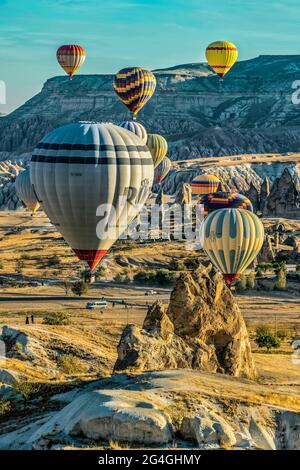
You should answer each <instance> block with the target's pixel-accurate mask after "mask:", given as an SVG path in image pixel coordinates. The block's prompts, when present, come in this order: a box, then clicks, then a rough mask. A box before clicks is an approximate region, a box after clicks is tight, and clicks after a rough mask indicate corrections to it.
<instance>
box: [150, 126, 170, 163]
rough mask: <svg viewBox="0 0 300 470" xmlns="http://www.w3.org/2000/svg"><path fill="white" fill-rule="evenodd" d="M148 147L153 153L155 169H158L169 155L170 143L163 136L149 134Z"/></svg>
mask: <svg viewBox="0 0 300 470" xmlns="http://www.w3.org/2000/svg"><path fill="white" fill-rule="evenodd" d="M147 147H148V149H149V150H150V152H151V155H152V158H153V165H154V168H156V167H157V166H158V165H159V164H160V162H161V161H162V160H163V159H164V158H165V156H166V155H167V151H168V143H167V141H166V139H165V138H164V137H163V136H162V135H159V134H148V139H147Z"/></svg>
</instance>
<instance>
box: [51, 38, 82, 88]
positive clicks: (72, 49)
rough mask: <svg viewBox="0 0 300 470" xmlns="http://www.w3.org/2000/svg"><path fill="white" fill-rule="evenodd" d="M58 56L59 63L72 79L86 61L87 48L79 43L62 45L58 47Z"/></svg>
mask: <svg viewBox="0 0 300 470" xmlns="http://www.w3.org/2000/svg"><path fill="white" fill-rule="evenodd" d="M56 57H57V61H58V63H59V65H60V66H61V67H62V68H63V69H64V70H65V72H67V74H68V75H69V76H70V80H72V77H73V75H74V74H75V73H76V72H77V71H78V70H79V69H80V67H81V66H82V64H83V62H84V61H85V50H84V48H83V47H82V46H79V45H77V44H69V45H65V46H61V47H59V48H58V49H57V52H56Z"/></svg>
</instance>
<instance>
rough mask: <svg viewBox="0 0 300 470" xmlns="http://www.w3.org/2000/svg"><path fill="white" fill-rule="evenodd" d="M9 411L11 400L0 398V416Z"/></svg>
mask: <svg viewBox="0 0 300 470" xmlns="http://www.w3.org/2000/svg"><path fill="white" fill-rule="evenodd" d="M10 411H11V402H10V401H9V400H4V399H3V398H1V399H0V417H1V416H5V415H7V414H8V413H9V412H10Z"/></svg>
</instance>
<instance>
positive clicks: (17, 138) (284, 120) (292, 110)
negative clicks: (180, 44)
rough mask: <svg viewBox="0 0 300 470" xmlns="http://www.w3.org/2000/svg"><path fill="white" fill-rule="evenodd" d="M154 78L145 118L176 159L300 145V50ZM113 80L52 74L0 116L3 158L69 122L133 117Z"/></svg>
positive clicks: (172, 70) (162, 72)
mask: <svg viewBox="0 0 300 470" xmlns="http://www.w3.org/2000/svg"><path fill="white" fill-rule="evenodd" d="M156 77H157V91H156V93H155V96H154V97H153V98H152V100H151V101H150V102H149V103H148V104H147V106H146V107H145V109H144V110H143V111H142V112H141V113H140V120H141V122H142V123H143V124H144V125H145V126H146V128H147V129H148V130H149V131H150V132H158V133H162V134H164V135H165V136H166V137H167V139H168V141H169V144H170V151H169V155H170V157H171V158H172V160H178V159H186V158H193V157H198V156H213V155H233V154H241V153H264V152H287V151H298V150H299V146H300V144H299V138H300V129H299V124H300V114H299V107H298V106H297V105H295V104H293V103H292V94H293V93H294V91H295V90H294V89H293V88H292V83H293V82H294V81H295V80H298V79H299V77H300V55H299V56H259V57H257V58H255V59H251V60H246V61H241V62H238V63H237V64H236V65H235V67H234V69H233V70H232V71H231V72H230V74H228V76H227V77H226V78H225V80H224V81H220V80H219V78H218V77H217V76H215V75H214V74H212V73H211V71H210V69H209V68H208V67H207V65H206V64H186V65H181V66H176V67H173V68H170V69H166V70H160V71H156ZM112 80H113V76H112V75H78V76H75V77H74V79H73V80H72V81H71V82H70V81H69V80H68V79H67V77H64V76H61V77H54V78H51V79H49V80H48V81H47V82H46V83H45V85H44V87H43V89H42V91H41V93H39V94H38V95H36V96H35V97H33V98H32V99H31V100H29V101H28V102H27V103H25V104H24V105H23V106H21V107H20V108H19V109H17V110H16V111H15V112H13V113H11V114H10V115H8V116H4V117H2V118H1V120H0V142H1V145H0V152H2V154H1V157H2V159H4V158H8V157H7V154H10V156H12V155H18V154H20V153H23V152H28V151H31V150H32V149H33V148H34V147H35V145H36V144H37V142H38V141H39V139H40V138H41V137H42V136H43V135H44V134H45V133H47V132H49V131H50V130H51V129H53V128H54V127H57V126H59V125H62V124H64V123H67V122H70V121H74V120H90V119H92V120H100V121H107V120H109V121H113V122H119V121H122V120H123V119H125V118H127V117H128V113H127V111H126V108H125V107H124V106H123V105H122V104H121V103H120V102H119V101H118V99H117V97H116V95H115V93H114V90H113V88H112ZM1 157H0V158H1Z"/></svg>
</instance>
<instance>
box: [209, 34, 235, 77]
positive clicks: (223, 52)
mask: <svg viewBox="0 0 300 470" xmlns="http://www.w3.org/2000/svg"><path fill="white" fill-rule="evenodd" d="M205 54H206V60H207V62H208V64H209V65H210V66H211V68H212V69H213V70H214V71H215V72H216V73H217V74H218V75H219V77H221V78H223V77H224V75H225V74H226V73H227V72H229V70H230V69H231V67H232V66H233V65H234V63H235V62H236V60H237V58H238V49H237V47H236V46H235V45H234V44H233V43H232V42H229V41H215V42H212V43H211V44H209V46H207V48H206V52H205Z"/></svg>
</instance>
